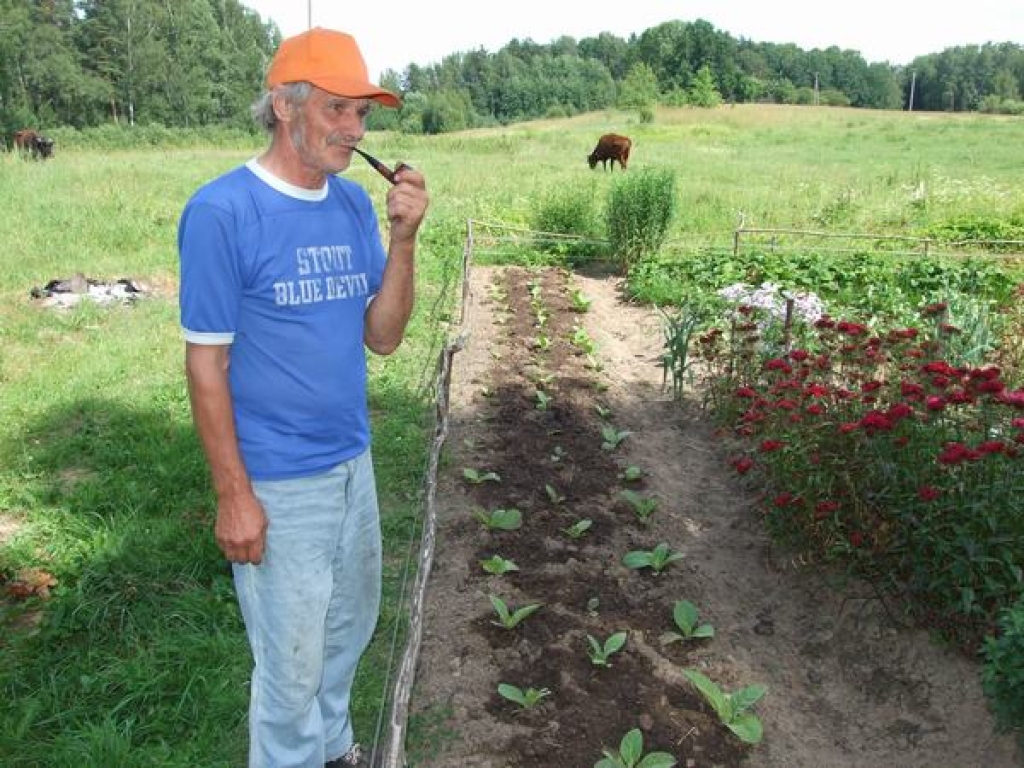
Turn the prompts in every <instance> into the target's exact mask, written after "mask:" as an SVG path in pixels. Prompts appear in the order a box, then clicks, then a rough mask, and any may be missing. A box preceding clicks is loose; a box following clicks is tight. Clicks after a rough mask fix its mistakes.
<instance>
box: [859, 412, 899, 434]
mask: <svg viewBox="0 0 1024 768" xmlns="http://www.w3.org/2000/svg"><path fill="white" fill-rule="evenodd" d="M860 425H861V426H862V427H864V429H865V430H867V431H868V432H872V431H880V432H886V431H888V430H890V429H892V421H891V420H890V419H889V417H888V416H886V415H885V414H884V413H882V412H881V411H868V412H867V413H865V414H864V415H863V416H862V417H861V419H860Z"/></svg>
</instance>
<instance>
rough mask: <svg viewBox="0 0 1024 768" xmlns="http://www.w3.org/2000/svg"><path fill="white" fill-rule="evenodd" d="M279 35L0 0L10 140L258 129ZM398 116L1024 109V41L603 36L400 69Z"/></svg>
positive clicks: (191, 11) (174, 12)
mask: <svg viewBox="0 0 1024 768" xmlns="http://www.w3.org/2000/svg"><path fill="white" fill-rule="evenodd" d="M280 39H281V33H280V30H279V29H278V28H277V26H276V24H274V23H273V22H272V21H268V20H264V19H263V18H262V17H260V15H259V14H258V13H256V12H255V11H253V10H251V9H249V8H248V7H246V6H245V5H244V3H241V2H239V1H238V0H173V2H172V1H171V0H0V132H2V134H3V136H4V137H9V136H10V135H11V134H12V133H13V132H14V131H16V130H18V129H20V128H24V127H27V126H31V127H36V128H39V129H43V130H52V129H53V128H71V129H79V130H82V129H89V128H94V127H98V126H105V125H115V126H125V127H133V126H162V127H166V128H204V127H209V126H223V127H229V128H245V129H248V128H249V126H250V120H249V105H250V104H251V102H252V101H253V100H254V99H255V97H256V96H257V95H258V93H259V89H260V87H261V82H262V77H263V72H264V69H265V67H266V65H267V63H268V61H269V59H270V56H271V55H272V52H273V51H274V49H275V48H276V46H277V44H278V42H279V41H280ZM381 79H382V83H383V84H384V85H385V86H387V87H389V88H391V89H393V90H395V91H396V92H398V93H400V94H401V95H402V97H403V100H404V104H403V107H402V109H400V110H397V111H392V110H379V111H377V112H375V113H374V114H373V115H372V116H371V128H374V129H378V130H380V129H387V130H397V131H402V132H406V133H427V134H435V133H446V132H451V131H457V130H462V129H465V128H472V127H481V126H488V125H501V124H508V123H514V122H519V121H524V120H531V119H536V118H542V117H563V116H569V115H574V114H580V113H583V112H589V111H594V110H600V109H606V108H610V107H617V108H627V109H635V110H637V111H638V112H639V114H640V115H641V119H644V118H645V117H646V118H648V119H653V107H654V106H656V105H670V106H684V105H691V106H695V107H712V106H716V105H718V104H722V103H734V104H735V103H751V102H761V103H779V104H806V105H825V106H849V107H857V108H864V109H886V110H899V109H903V110H906V109H910V110H916V111H946V112H989V113H1002V114H1014V115H1018V114H1024V97H1022V94H1024V47H1022V46H1021V45H1019V44H1016V43H1012V42H1003V43H986V44H984V45H964V46H958V47H954V48H949V49H946V50H943V51H937V52H934V53H931V54H928V55H926V56H921V57H918V58H917V59H915V60H914V61H913V62H911V63H910V64H909V65H901V66H897V65H893V64H890V63H888V62H868V61H866V60H865V59H864V57H863V56H862V55H861V54H860V53H859V52H858V51H855V50H843V49H840V48H838V47H836V46H832V47H829V48H826V49H813V50H810V51H807V50H802V49H801V48H799V47H798V46H796V45H793V44H776V43H764V42H756V41H753V40H747V39H744V38H739V39H737V38H735V37H733V36H731V35H730V34H728V33H726V32H723V31H721V30H718V29H716V28H715V27H714V26H713V25H711V24H710V23H709V22H707V21H703V20H699V19H698V20H695V21H682V20H677V21H669V22H665V23H662V24H659V25H657V26H655V27H651V28H649V29H647V30H645V31H643V32H642V33H640V34H633V35H630V36H629V38H628V39H623V38H621V37H617V36H616V35H614V34H611V33H609V32H602V33H601V34H599V35H598V36H597V37H590V38H583V39H581V40H576V39H574V38H572V37H568V36H564V37H561V38H559V39H557V40H553V41H550V42H547V43H538V42H534V41H532V40H530V39H526V40H518V39H513V40H511V41H510V42H509V43H508V44H506V45H505V46H504V47H502V48H501V49H500V50H498V51H496V52H490V51H486V50H484V49H482V48H481V49H478V50H473V51H458V52H452V53H451V54H449V55H448V56H446V57H444V58H443V59H442V61H441V62H440V63H436V64H430V65H418V64H413V63H410V64H409V65H407V66H406V68H405V69H404V70H403V71H402V72H397V71H394V70H388V71H386V72H385V73H384V74H383V76H382V78H381Z"/></svg>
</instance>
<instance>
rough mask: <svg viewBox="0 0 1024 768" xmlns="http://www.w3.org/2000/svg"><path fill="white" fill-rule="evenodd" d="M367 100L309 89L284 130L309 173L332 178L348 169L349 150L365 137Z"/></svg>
mask: <svg viewBox="0 0 1024 768" xmlns="http://www.w3.org/2000/svg"><path fill="white" fill-rule="evenodd" d="M370 105H371V102H370V100H369V99H349V98H345V97H344V96H335V95H334V94H332V93H328V92H327V91H324V90H321V89H320V88H316V87H314V88H313V91H312V93H311V94H310V95H309V98H308V99H306V101H305V103H304V104H302V105H300V106H298V108H297V110H296V112H295V119H294V120H292V121H291V123H290V125H289V127H288V133H289V136H290V138H291V142H292V144H293V146H294V147H295V151H296V153H297V154H298V155H299V158H300V159H301V160H302V163H303V165H305V166H306V167H307V168H309V169H310V170H315V171H318V172H320V173H323V174H325V175H326V174H333V173H337V172H339V171H343V170H345V169H346V168H348V166H349V163H350V162H351V161H352V147H354V146H355V145H356V144H358V143H359V140H360V139H362V138H363V135H364V134H365V133H366V116H367V115H368V114H369V113H370Z"/></svg>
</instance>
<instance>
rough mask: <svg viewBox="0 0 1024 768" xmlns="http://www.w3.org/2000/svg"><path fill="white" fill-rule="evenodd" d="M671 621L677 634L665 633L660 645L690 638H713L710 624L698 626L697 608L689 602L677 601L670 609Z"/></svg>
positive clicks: (712, 628)
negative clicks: (676, 628) (673, 622)
mask: <svg viewBox="0 0 1024 768" xmlns="http://www.w3.org/2000/svg"><path fill="white" fill-rule="evenodd" d="M672 619H673V621H675V624H676V627H678V628H679V631H678V632H665V633H664V634H663V635H662V636H661V643H662V645H668V644H669V643H674V642H677V641H679V640H689V639H691V638H702V637H714V635H715V628H714V627H712V626H711V625H710V624H698V623H697V619H698V615H697V606H696V605H694V604H693V603H691V602H690V601H689V600H677V601H676V604H675V605H674V606H673V607H672Z"/></svg>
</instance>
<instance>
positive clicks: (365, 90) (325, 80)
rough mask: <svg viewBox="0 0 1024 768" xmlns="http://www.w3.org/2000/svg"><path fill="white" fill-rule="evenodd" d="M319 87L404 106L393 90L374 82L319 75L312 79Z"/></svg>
mask: <svg viewBox="0 0 1024 768" xmlns="http://www.w3.org/2000/svg"><path fill="white" fill-rule="evenodd" d="M309 82H311V83H312V84H313V85H315V86H316V87H317V88H322V89H323V90H325V91H327V92H328V93H333V94H334V95H335V96H344V97H345V98H347V99H373V100H374V101H376V102H377V103H378V104H383V105H384V106H385V107H391V108H392V109H398V108H399V107H401V106H402V100H401V99H399V98H398V97H397V96H396V95H395V94H393V93H392V92H391V91H385V90H384V89H383V88H378V87H377V86H376V85H374V84H373V83H366V82H359V81H355V80H348V79H345V78H340V77H317V78H312V79H310V81H309Z"/></svg>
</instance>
